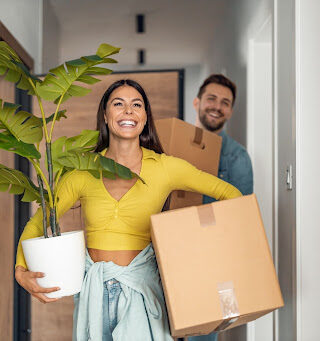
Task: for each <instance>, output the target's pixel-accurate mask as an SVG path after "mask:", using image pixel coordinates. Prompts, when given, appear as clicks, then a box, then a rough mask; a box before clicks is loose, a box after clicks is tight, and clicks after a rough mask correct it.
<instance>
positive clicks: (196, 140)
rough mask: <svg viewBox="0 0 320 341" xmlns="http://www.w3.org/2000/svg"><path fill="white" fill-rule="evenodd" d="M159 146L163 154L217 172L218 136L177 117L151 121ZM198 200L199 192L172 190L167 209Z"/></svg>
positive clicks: (219, 144) (220, 141)
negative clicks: (154, 126)
mask: <svg viewBox="0 0 320 341" xmlns="http://www.w3.org/2000/svg"><path fill="white" fill-rule="evenodd" d="M155 125H156V129H157V133H158V136H159V138H160V142H161V144H162V147H163V149H164V151H165V153H166V154H167V155H172V156H175V157H179V158H181V159H184V160H186V161H188V162H190V163H191V164H193V165H194V166H195V167H197V168H198V169H200V170H202V171H205V172H207V173H210V174H212V175H216V176H217V174H218V168H219V160H220V150H221V143H222V138H221V137H220V136H218V135H217V134H214V133H211V132H209V131H207V130H203V129H201V128H198V127H196V126H194V125H192V124H190V123H187V122H184V121H182V120H179V119H177V118H166V119H161V120H157V121H155ZM201 204H202V194H199V193H193V192H186V191H174V192H173V193H172V194H171V199H170V209H176V208H182V207H188V206H193V205H201Z"/></svg>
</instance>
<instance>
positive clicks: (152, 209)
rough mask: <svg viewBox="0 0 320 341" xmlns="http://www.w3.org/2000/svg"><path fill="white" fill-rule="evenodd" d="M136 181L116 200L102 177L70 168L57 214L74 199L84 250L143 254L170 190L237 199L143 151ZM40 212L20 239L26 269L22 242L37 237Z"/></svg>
mask: <svg viewBox="0 0 320 341" xmlns="http://www.w3.org/2000/svg"><path fill="white" fill-rule="evenodd" d="M142 151H143V159H142V167H141V172H140V177H141V178H142V179H143V180H144V181H145V184H144V183H143V182H142V181H140V180H138V181H137V182H136V183H135V184H134V185H133V187H131V189H130V190H129V191H128V192H127V193H126V194H125V195H124V196H123V197H122V198H121V199H120V200H118V201H117V200H116V199H114V198H113V197H112V196H111V195H110V194H109V193H108V191H107V189H106V188H105V185H104V183H103V181H102V177H101V178H100V179H96V178H95V177H93V176H92V175H91V174H90V173H89V172H86V171H78V170H73V171H71V172H69V173H66V174H65V175H64V177H63V178H62V179H61V181H60V183H59V186H58V187H59V188H58V197H59V202H58V204H57V214H58V217H61V216H62V215H63V214H64V213H65V212H66V211H67V210H69V209H70V208H71V207H72V206H73V205H74V204H75V202H76V201H77V200H80V202H81V210H82V212H83V215H84V217H85V226H86V232H87V247H88V248H93V249H101V250H142V249H144V248H145V247H146V246H147V245H148V244H149V243H150V240H151V239H150V216H151V215H152V214H156V213H159V212H160V211H161V209H162V207H163V205H164V203H165V201H166V199H167V197H168V195H169V194H170V192H172V191H173V190H186V191H191V192H199V193H202V194H206V195H209V196H211V197H214V198H216V199H217V200H224V199H231V198H236V197H239V196H241V193H240V192H239V191H238V190H237V189H236V188H235V187H234V186H232V185H230V184H228V183H226V182H224V181H222V180H220V179H219V178H217V177H215V176H213V175H211V174H208V173H205V172H203V171H201V170H198V169H197V168H196V167H194V166H193V165H191V164H190V163H188V162H187V161H185V160H182V159H179V158H176V157H173V156H167V155H166V154H157V153H155V152H154V151H152V150H149V149H145V148H142ZM41 222H42V210H41V209H40V208H39V209H38V210H37V212H36V213H35V215H34V216H33V217H32V218H31V219H30V220H29V222H28V223H27V225H26V226H25V228H24V231H23V233H22V235H21V238H20V241H19V245H18V251H17V260H16V266H18V265H21V266H23V267H25V268H27V266H26V263H25V260H24V256H23V251H22V247H21V241H22V240H25V239H30V238H35V237H40V236H42V235H43V230H42V223H41Z"/></svg>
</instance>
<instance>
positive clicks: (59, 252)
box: [0, 41, 138, 297]
mask: <svg viewBox="0 0 320 341" xmlns="http://www.w3.org/2000/svg"><path fill="white" fill-rule="evenodd" d="M119 50H120V49H119V48H116V47H113V46H111V45H108V44H101V45H100V46H99V48H98V50H97V52H96V54H94V55H90V56H84V57H81V58H79V59H75V60H71V61H68V62H65V63H64V64H62V65H59V66H58V67H56V68H53V69H51V70H50V71H49V73H48V74H47V75H46V76H45V77H44V79H40V78H38V77H36V76H34V75H32V74H31V73H30V72H29V71H28V69H27V68H26V66H25V65H24V64H23V63H22V61H21V60H20V58H19V57H18V55H17V54H16V53H15V51H14V50H13V49H11V48H10V47H9V45H8V44H7V43H5V42H3V41H1V42H0V76H3V77H4V78H5V80H7V81H9V82H14V83H16V86H17V87H18V88H19V89H23V90H27V91H28V94H29V95H31V96H35V97H36V98H37V101H38V104H39V108H40V112H41V117H37V116H35V115H33V114H32V113H29V112H26V111H19V105H16V104H14V103H7V102H3V100H2V99H0V149H3V150H6V151H8V152H13V153H15V154H17V155H20V156H22V157H24V158H26V159H27V160H28V161H29V162H30V163H31V164H32V166H33V167H34V169H35V172H36V175H37V184H35V183H33V181H32V180H31V179H30V178H29V177H28V176H26V175H25V174H23V173H22V172H20V171H18V170H15V169H11V168H9V167H7V166H6V165H2V164H0V191H9V192H10V193H12V194H22V195H23V196H22V201H26V202H32V201H36V202H37V203H39V204H40V206H41V208H42V213H43V237H41V238H34V239H29V240H25V241H23V242H22V246H23V250H24V255H25V258H26V262H27V265H28V268H29V270H31V271H41V272H45V274H46V276H45V277H44V278H41V279H38V281H39V284H40V285H41V286H44V287H53V286H60V288H61V290H59V291H57V292H54V293H51V294H48V296H49V297H61V296H66V295H73V294H75V293H77V292H79V291H80V289H81V284H82V280H83V275H84V267H85V243H84V235H83V231H75V232H67V233H61V231H60V227H59V222H58V217H57V210H56V208H57V203H58V200H59V194H58V191H57V186H58V185H59V182H60V180H61V177H62V175H63V174H64V173H65V172H67V171H71V170H73V169H77V170H80V171H88V172H90V173H91V174H92V175H93V176H95V177H100V176H104V177H109V178H115V177H116V176H118V177H121V178H124V179H131V178H133V177H138V175H136V174H135V173H133V172H131V171H130V169H128V168H126V167H124V166H122V165H120V164H117V163H116V162H114V161H113V160H111V159H108V158H106V157H104V156H102V155H101V154H99V153H95V152H94V151H93V150H94V148H95V145H96V143H97V140H98V134H99V133H98V132H97V131H92V130H84V131H82V133H81V134H80V135H77V136H73V137H69V138H67V137H61V138H59V139H57V140H56V141H53V140H52V136H53V130H54V127H55V124H56V122H57V121H59V120H61V119H66V118H67V116H66V110H60V107H61V104H62V103H64V102H65V101H67V100H68V99H69V98H71V97H73V96H85V95H87V94H88V93H89V92H90V91H91V90H90V89H88V88H85V87H83V86H81V85H79V84H81V83H84V84H89V85H92V84H95V83H97V82H99V79H97V78H95V77H94V75H106V74H109V73H111V72H112V71H111V70H110V69H107V68H104V67H101V64H106V63H116V60H114V59H112V58H110V57H109V56H110V55H113V54H116V53H118V52H119ZM75 83H77V84H75ZM44 100H46V101H52V102H54V103H55V104H56V110H55V112H54V113H53V114H51V115H47V114H46V113H45V112H44V109H43V101H44ZM43 139H45V146H46V150H45V153H43V154H45V155H41V152H40V147H39V146H40V142H41V141H42V140H43ZM40 159H45V162H44V164H45V166H44V167H43V166H41V164H40ZM48 227H50V230H51V234H50V233H48Z"/></svg>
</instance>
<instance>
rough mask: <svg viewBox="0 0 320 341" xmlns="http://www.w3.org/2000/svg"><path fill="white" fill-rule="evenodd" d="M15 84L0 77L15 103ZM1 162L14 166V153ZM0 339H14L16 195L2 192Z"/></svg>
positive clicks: (0, 93)
mask: <svg viewBox="0 0 320 341" xmlns="http://www.w3.org/2000/svg"><path fill="white" fill-rule="evenodd" d="M14 95H15V86H14V84H13V83H9V82H7V81H5V80H4V79H3V78H0V99H2V100H3V101H7V102H11V103H14ZM0 163H1V164H3V165H6V166H8V167H11V168H14V154H13V153H10V152H6V151H4V150H0ZM0 269H1V276H0V340H12V339H13V335H12V334H13V301H14V297H13V284H14V282H13V278H14V196H13V195H12V194H9V193H8V192H0Z"/></svg>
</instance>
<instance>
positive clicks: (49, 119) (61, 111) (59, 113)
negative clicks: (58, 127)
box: [39, 109, 67, 125]
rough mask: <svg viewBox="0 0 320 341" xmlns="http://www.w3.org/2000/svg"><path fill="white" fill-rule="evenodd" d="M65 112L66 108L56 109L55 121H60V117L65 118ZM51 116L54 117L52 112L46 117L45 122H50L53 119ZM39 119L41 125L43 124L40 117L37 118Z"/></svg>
mask: <svg viewBox="0 0 320 341" xmlns="http://www.w3.org/2000/svg"><path fill="white" fill-rule="evenodd" d="M66 112H67V110H66V109H64V110H60V111H58V113H57V117H56V121H60V120H61V118H67V116H66V115H65V113H66ZM53 117H54V113H53V114H52V115H50V116H49V117H47V118H46V122H47V123H49V122H51V121H52V120H53ZM39 120H40V121H41V125H43V122H42V119H41V118H39Z"/></svg>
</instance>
